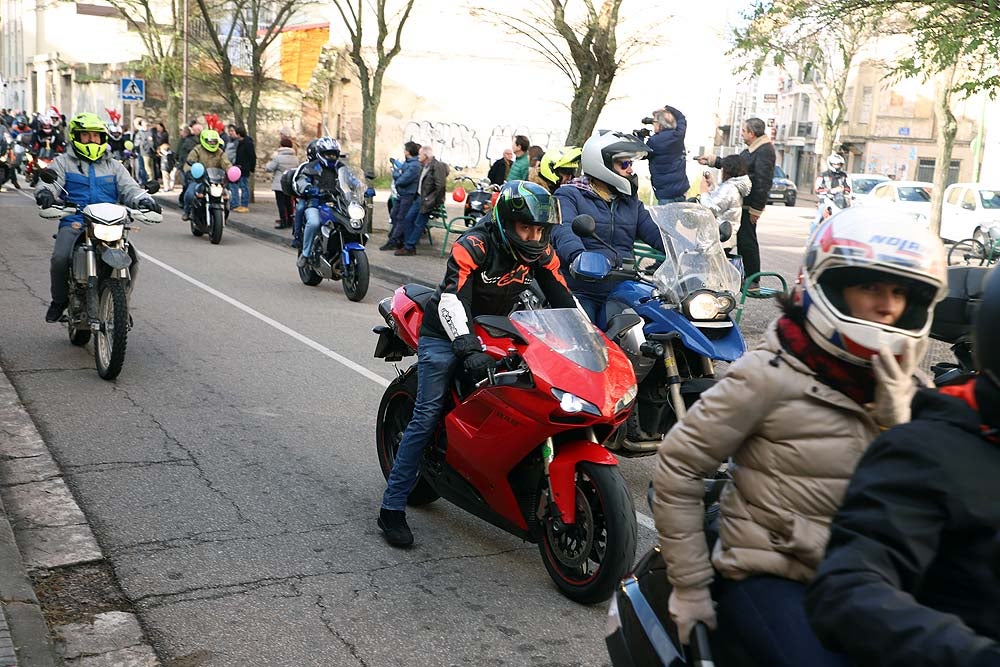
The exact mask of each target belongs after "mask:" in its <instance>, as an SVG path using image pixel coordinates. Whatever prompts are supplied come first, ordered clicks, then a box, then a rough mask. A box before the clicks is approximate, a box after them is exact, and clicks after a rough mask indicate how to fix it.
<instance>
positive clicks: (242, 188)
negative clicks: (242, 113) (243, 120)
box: [233, 126, 257, 213]
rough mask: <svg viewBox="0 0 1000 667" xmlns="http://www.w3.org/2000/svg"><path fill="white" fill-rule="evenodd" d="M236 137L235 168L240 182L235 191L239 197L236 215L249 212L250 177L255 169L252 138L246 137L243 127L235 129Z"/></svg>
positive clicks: (237, 183)
mask: <svg viewBox="0 0 1000 667" xmlns="http://www.w3.org/2000/svg"><path fill="white" fill-rule="evenodd" d="M236 136H237V138H238V139H239V143H238V144H237V145H236V162H235V164H236V166H237V167H239V168H240V172H241V175H240V180H238V181H237V182H236V191H237V194H238V195H239V196H238V197H237V199H236V202H235V203H236V208H234V209H233V210H234V211H236V212H237V213H249V212H250V177H251V176H252V175H253V172H254V171H256V169H257V147H256V146H254V142H253V137H250V136H248V135H247V131H246V130H245V129H243V127H241V126H239V127H237V128H236Z"/></svg>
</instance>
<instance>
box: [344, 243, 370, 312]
mask: <svg viewBox="0 0 1000 667" xmlns="http://www.w3.org/2000/svg"><path fill="white" fill-rule="evenodd" d="M350 254H351V263H350V264H348V265H347V266H345V267H344V275H343V276H342V277H341V279H340V280H341V283H342V285H343V287H344V294H346V295H347V298H348V299H350V300H351V301H361V300H362V299H364V298H365V294H367V293H368V281H369V279H370V277H371V275H370V271H369V268H368V255H367V254H366V253H365V251H364V250H351V251H350Z"/></svg>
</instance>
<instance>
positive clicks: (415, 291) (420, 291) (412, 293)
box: [403, 283, 434, 310]
mask: <svg viewBox="0 0 1000 667" xmlns="http://www.w3.org/2000/svg"><path fill="white" fill-rule="evenodd" d="M403 293H404V294H406V296H408V297H410V298H411V299H413V301H414V303H416V304H417V305H418V306H420V310H426V309H427V302H428V301H430V300H431V297H432V296H434V290H432V289H430V288H429V287H424V286H423V285H417V284H415V283H410V284H409V285H404V286H403Z"/></svg>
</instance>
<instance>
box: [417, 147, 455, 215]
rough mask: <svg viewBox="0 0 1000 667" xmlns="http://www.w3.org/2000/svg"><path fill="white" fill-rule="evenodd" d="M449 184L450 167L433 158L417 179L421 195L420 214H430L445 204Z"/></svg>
mask: <svg viewBox="0 0 1000 667" xmlns="http://www.w3.org/2000/svg"><path fill="white" fill-rule="evenodd" d="M447 182H448V165H446V164H445V163H444V162H441V161H440V160H438V159H437V158H431V161H430V162H428V163H427V164H426V165H425V166H424V167H423V168H422V169H421V170H420V176H418V177H417V188H418V190H419V194H420V212H421V213H430V212H431V211H434V210H436V209H437V207H438V206H440V205H441V204H443V203H444V191H445V185H447Z"/></svg>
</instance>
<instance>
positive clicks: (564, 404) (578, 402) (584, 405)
mask: <svg viewBox="0 0 1000 667" xmlns="http://www.w3.org/2000/svg"><path fill="white" fill-rule="evenodd" d="M552 395H553V396H555V398H556V400H557V401H559V409H560V410H562V411H563V412H565V413H566V414H569V415H575V414H576V413H578V412H586V413H589V414H592V415H594V416H595V417H600V416H601V409H600V408H598V407H597V406H596V405H594V404H593V403H591V402H590V401H585V400H583V399H582V398H580V397H579V396H577V395H576V394H571V393H570V392H568V391H563V390H562V389H556V388H555V387H553V388H552Z"/></svg>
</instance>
